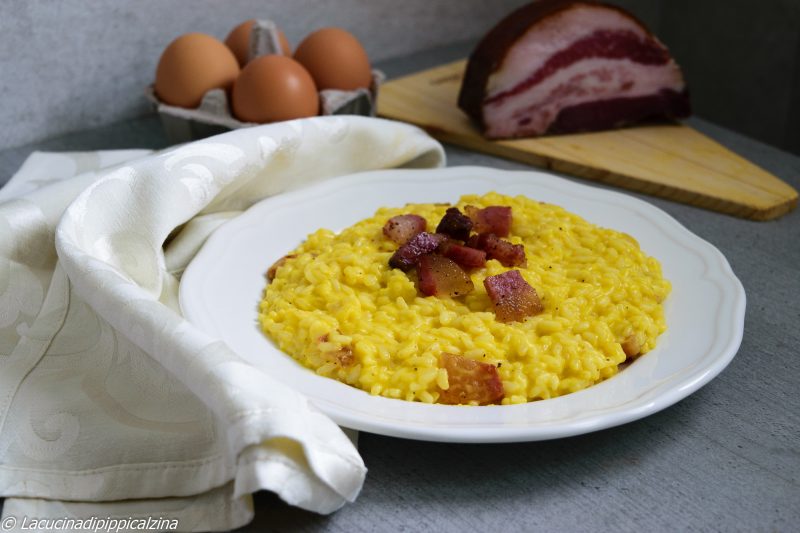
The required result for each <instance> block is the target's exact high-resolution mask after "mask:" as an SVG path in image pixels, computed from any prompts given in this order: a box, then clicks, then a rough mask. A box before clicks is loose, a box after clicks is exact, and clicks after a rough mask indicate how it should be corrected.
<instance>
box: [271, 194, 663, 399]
mask: <svg viewBox="0 0 800 533" xmlns="http://www.w3.org/2000/svg"><path fill="white" fill-rule="evenodd" d="M455 205H456V207H459V208H460V209H462V210H463V208H464V207H465V206H467V205H472V206H476V207H479V208H483V207H488V206H497V205H499V206H509V207H511V208H512V211H513V222H512V225H511V233H510V235H509V237H508V238H507V239H508V240H509V241H511V242H512V243H514V244H522V245H524V249H525V255H526V257H527V265H526V266H525V267H514V269H516V270H519V271H520V273H521V274H522V277H523V278H524V279H525V281H527V282H528V284H530V285H531V286H532V287H534V288H535V290H536V292H537V293H538V295H539V297H540V299H541V303H542V304H543V306H544V311H543V312H541V313H540V314H537V315H536V316H531V317H528V318H526V319H525V320H524V321H519V322H509V323H503V322H500V321H498V320H497V319H496V317H495V314H494V312H493V310H492V305H491V302H490V301H489V298H488V296H487V293H486V290H485V288H484V285H483V280H484V278H486V277H487V276H492V275H496V274H501V273H503V272H506V271H508V270H510V269H509V268H508V267H505V266H503V265H501V264H500V263H499V262H498V261H496V260H494V259H492V260H489V261H487V263H486V267H485V268H479V269H476V270H473V271H471V272H470V276H471V278H472V281H473V283H474V286H475V288H474V290H473V291H472V292H470V293H469V294H467V295H465V296H461V297H456V298H438V297H435V296H428V297H425V296H423V295H422V294H421V293H420V292H419V290H418V288H417V284H416V282H417V280H416V276H415V274H413V272H412V273H406V272H403V271H401V270H398V269H392V268H390V267H389V265H388V260H389V258H390V257H391V256H392V254H393V253H394V251H395V250H396V249H397V244H395V243H394V242H392V241H390V240H389V239H387V238H386V237H385V236H384V235H383V232H382V229H383V226H384V224H385V223H386V221H387V220H388V219H389V218H391V217H393V216H395V215H400V214H405V213H413V214H416V215H420V216H422V217H424V218H425V219H426V220H427V224H428V228H436V226H437V224H438V222H439V221H440V220H441V218H442V216H443V215H444V213H445V210H446V209H447V207H450V206H447V205H443V204H411V205H407V206H405V207H401V208H381V209H379V210H378V211H377V213H375V215H374V216H373V217H371V218H368V219H366V220H362V221H361V222H358V223H357V224H355V225H353V226H351V227H349V228H347V229H345V230H343V231H342V232H340V233H338V234H336V233H334V232H332V231H329V230H327V229H320V230H318V231H316V232H315V233H313V234H311V235H309V236H308V238H307V240H306V241H305V242H304V243H303V244H301V245H300V246H299V247H298V248H297V249H296V250H294V251H292V252H290V253H289V256H288V257H289V258H288V259H287V260H285V261H283V262H282V263H281V265H280V267H279V268H277V270H276V271H275V277H274V279H273V280H272V281H271V282H270V283H269V284H268V285H267V287H266V290H265V291H264V297H263V300H262V302H261V305H260V312H259V321H260V324H261V326H262V328H263V330H264V332H265V333H266V334H267V335H268V336H269V337H270V338H271V339H273V341H274V342H275V343H276V345H277V346H278V347H279V348H280V349H281V350H283V351H284V352H285V353H287V354H289V355H291V356H292V357H294V358H295V359H296V360H297V361H298V362H300V363H301V364H302V365H304V366H306V367H308V368H310V369H311V370H313V371H315V372H316V373H317V374H319V375H322V376H327V377H330V378H333V379H337V380H339V381H342V382H344V383H347V384H349V385H352V386H354V387H358V388H360V389H363V390H365V391H367V392H369V393H371V394H374V395H381V396H385V397H389V398H397V399H403V400H408V401H420V402H426V403H436V402H437V400H438V399H439V397H440V395H441V393H442V391H443V390H447V389H448V387H449V383H448V372H447V370H446V369H445V368H444V367H443V365H442V364H441V360H440V359H441V356H442V354H444V353H452V354H458V355H460V356H463V357H466V358H469V359H472V360H475V361H478V362H481V363H488V364H491V365H494V366H495V367H496V368H497V374H498V375H499V378H500V380H501V381H502V387H503V391H504V397H503V400H502V403H503V404H515V403H523V402H529V401H534V400H543V399H548V398H554V397H556V396H561V395H564V394H569V393H571V392H575V391H579V390H581V389H585V388H587V387H590V386H592V385H594V384H596V383H598V382H600V381H603V380H605V379H608V378H610V377H612V376H614V375H615V374H617V372H619V370H620V365H621V364H623V363H624V362H625V361H626V359H628V356H626V351H628V352H629V353H631V351H630V350H629V347H630V346H631V345H633V346H635V349H634V351H635V352H637V355H641V354H644V353H646V352H647V351H649V350H652V349H653V348H654V347H655V344H656V339H657V338H658V336H659V335H660V334H661V333H662V332H663V331H664V330H665V329H666V323H665V320H664V309H663V306H662V302H663V300H664V299H665V298H666V297H667V295H668V294H669V292H670V283H669V281H667V280H666V279H664V278H663V277H662V274H661V266H660V264H659V263H658V261H657V260H656V259H654V258H652V257H649V256H647V255H646V254H645V253H644V252H642V250H641V249H640V248H639V245H638V243H637V242H636V241H635V240H634V239H633V238H632V237H630V236H629V235H627V234H625V233H620V232H618V231H614V230H610V229H605V228H601V227H598V226H596V225H594V224H591V223H589V222H587V221H585V220H583V219H582V218H581V217H579V216H577V215H575V214H572V213H570V212H568V211H566V210H564V209H562V208H561V207H558V206H555V205H551V204H546V203H540V202H538V201H535V200H531V199H528V198H525V197H523V196H516V197H509V196H504V195H500V194H497V193H488V194H486V195H484V196H476V195H467V196H464V197H462V198H461V199H460V200H459V202H458V203H457V204H455ZM430 231H432V230H430ZM265 266H268V265H265Z"/></svg>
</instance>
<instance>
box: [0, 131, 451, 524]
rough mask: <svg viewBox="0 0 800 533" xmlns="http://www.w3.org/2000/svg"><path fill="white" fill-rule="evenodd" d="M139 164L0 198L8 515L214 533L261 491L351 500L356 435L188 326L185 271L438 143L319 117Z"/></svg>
mask: <svg viewBox="0 0 800 533" xmlns="http://www.w3.org/2000/svg"><path fill="white" fill-rule="evenodd" d="M142 155H143V154H142V152H138V151H131V152H126V153H116V154H107V153H94V154H75V155H70V154H34V155H33V156H32V157H31V159H29V161H28V162H26V164H25V165H24V166H23V168H22V169H21V171H20V173H18V174H17V175H16V176H15V177H14V178H13V179H12V181H11V182H10V183H9V184H8V185H7V187H6V188H4V189H2V190H0V496H4V497H7V498H9V499H8V500H6V503H5V507H4V509H3V515H4V517H7V516H15V515H13V513H18V514H26V513H28V514H26V516H28V515H29V513H34V512H35V513H38V515H39V516H41V517H47V516H50V517H54V516H75V517H81V514H83V513H87V514H91V515H93V516H96V515H98V514H99V515H102V516H103V517H106V516H121V517H130V516H142V515H143V514H148V516H149V515H150V514H151V513H152V514H156V513H161V515H160V516H162V517H167V518H168V517H169V516H175V517H176V518H179V519H180V525H179V528H178V529H179V530H184V531H186V530H197V529H205V530H208V529H212V530H220V529H230V528H234V527H238V526H241V525H243V524H245V523H247V522H248V521H249V520H250V519H251V518H252V504H251V500H250V497H251V496H250V495H251V494H252V493H253V492H255V491H257V490H261V489H266V490H272V491H275V492H276V493H277V494H278V495H279V496H280V497H281V498H283V499H284V500H285V501H287V502H288V503H290V504H292V505H297V506H299V507H302V508H304V509H309V510H312V511H316V512H320V513H329V512H332V511H334V510H336V509H337V508H339V507H341V506H342V505H343V504H344V503H345V502H347V501H353V500H354V499H355V498H356V496H357V495H358V493H359V491H360V489H361V486H362V483H363V480H364V476H365V474H366V469H365V467H364V464H363V462H362V460H361V458H360V456H359V455H358V452H357V450H356V449H355V447H354V446H353V444H352V443H351V441H350V440H349V439H348V438H347V436H346V435H345V434H344V433H343V432H342V431H341V430H340V428H339V427H338V426H336V425H335V424H334V423H333V422H332V421H331V420H330V419H329V418H327V417H326V416H325V415H323V414H322V413H320V412H319V411H317V410H316V409H315V408H314V406H313V405H311V404H310V403H309V402H308V401H307V400H306V399H305V398H304V397H302V396H301V395H299V394H298V393H296V392H294V391H292V390H291V389H290V388H288V387H287V386H285V385H283V384H281V383H280V382H279V381H277V380H276V379H275V378H273V377H271V376H269V375H267V374H265V373H264V372H262V371H261V370H259V369H257V368H254V367H253V366H251V365H249V364H248V363H247V362H246V361H244V360H243V359H242V358H240V357H239V356H238V355H237V354H236V353H234V352H233V351H232V350H230V349H229V348H228V347H227V346H225V345H224V344H223V343H221V342H220V341H217V340H215V339H214V338H211V337H209V336H208V335H206V334H205V333H204V332H203V331H200V330H198V329H197V328H195V327H194V326H193V325H192V324H190V323H188V322H187V321H185V320H184V319H183V318H182V316H181V314H180V309H179V306H178V298H177V294H178V286H179V283H180V274H181V273H182V271H183V269H184V268H185V267H186V265H187V264H188V262H189V261H191V259H192V257H193V256H194V254H195V253H196V252H197V251H198V250H199V248H200V247H201V246H202V244H203V242H204V240H205V239H206V237H207V236H208V235H209V234H210V233H211V232H212V231H213V230H214V229H216V228H217V227H218V226H219V225H220V224H222V223H224V222H225V221H226V220H229V219H230V218H231V217H234V216H236V215H237V214H238V213H240V212H241V211H242V210H244V209H247V208H248V207H249V206H251V205H253V204H254V203H256V202H258V201H259V200H261V199H263V198H265V197H267V196H270V195H274V194H279V193H281V192H283V191H286V190H289V189H295V188H298V187H302V186H304V185H307V184H309V183H312V182H316V181H319V180H323V179H335V177H336V176H340V175H345V174H350V173H353V172H358V171H364V170H373V169H381V168H392V167H407V168H408V167H435V166H441V165H442V164H443V162H444V154H443V150H442V148H441V146H440V145H439V144H438V143H437V142H436V141H434V140H432V139H431V138H430V137H428V136H427V135H426V134H425V133H423V132H422V131H421V130H419V129H417V128H414V127H411V126H407V125H404V124H400V123H395V122H390V121H385V120H380V119H370V118H363V117H319V118H313V119H305V120H298V121H292V122H287V123H280V124H274V125H266V126H259V127H253V128H247V129H242V130H237V131H233V132H230V133H226V134H223V135H219V136H216V137H212V138H209V139H206V140H202V141H198V142H195V143H191V144H187V145H183V146H180V147H177V148H174V149H170V150H167V151H163V152H160V153H157V154H153V155H147V156H144V157H141V156H142ZM127 157H136V158H135V159H133V160H131V161H129V162H124V163H120V164H117V165H115V166H113V167H110V168H109V169H107V170H103V171H91V172H83V173H79V172H80V171H83V170H90V169H91V168H92V167H94V168H97V167H98V166H100V165H102V164H103V163H109V162H117V161H118V160H122V159H125V158H127ZM72 174H77V175H75V176H74V177H69V176H70V175H72ZM265 238H269V236H268V235H265ZM220 282H224V280H220ZM245 377H246V378H247V379H244V378H245ZM157 499H161V500H157ZM59 500H62V501H69V502H70V503H66V502H65V503H53V502H54V501H59ZM121 500H125V501H121ZM84 516H85V515H84ZM17 518H18V517H17ZM206 518H207V519H206ZM19 523H20V522H19V520H18V524H19Z"/></svg>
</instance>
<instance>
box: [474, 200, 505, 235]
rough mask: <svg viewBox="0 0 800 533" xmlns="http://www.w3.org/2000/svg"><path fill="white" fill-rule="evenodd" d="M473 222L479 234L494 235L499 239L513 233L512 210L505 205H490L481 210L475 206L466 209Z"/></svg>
mask: <svg viewBox="0 0 800 533" xmlns="http://www.w3.org/2000/svg"><path fill="white" fill-rule="evenodd" d="M464 211H466V212H467V216H468V217H469V218H470V219H471V220H472V224H473V226H472V227H473V229H474V230H475V231H476V232H477V233H494V234H495V235H497V236H498V237H508V234H509V232H510V231H511V219H512V214H511V208H510V207H508V206H504V205H490V206H489V207H484V208H483V209H479V208H477V207H475V206H473V205H468V206H466V207H465V208H464Z"/></svg>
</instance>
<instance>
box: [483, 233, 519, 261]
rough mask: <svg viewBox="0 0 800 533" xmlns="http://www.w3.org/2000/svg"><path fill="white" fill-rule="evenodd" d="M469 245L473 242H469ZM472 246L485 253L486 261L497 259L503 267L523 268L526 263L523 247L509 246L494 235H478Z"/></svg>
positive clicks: (508, 243)
mask: <svg viewBox="0 0 800 533" xmlns="http://www.w3.org/2000/svg"><path fill="white" fill-rule="evenodd" d="M470 243H473V241H472V240H470ZM474 244H475V248H478V249H480V250H483V251H485V252H486V257H487V258H488V259H497V260H498V261H500V264H502V265H503V266H507V267H514V266H523V265H525V263H526V260H525V247H524V246H522V245H521V244H511V243H510V242H508V241H506V240H503V239H501V238H499V237H498V236H497V235H495V234H494V233H481V234H479V235H478V237H477V238H476V239H475V240H474Z"/></svg>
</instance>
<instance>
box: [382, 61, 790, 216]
mask: <svg viewBox="0 0 800 533" xmlns="http://www.w3.org/2000/svg"><path fill="white" fill-rule="evenodd" d="M465 64H466V62H465V61H457V62H455V63H450V64H447V65H443V66H440V67H436V68H433V69H430V70H426V71H423V72H419V73H417V74H412V75H410V76H406V77H403V78H398V79H395V80H391V81H388V82H386V83H385V84H383V85H381V89H380V96H379V98H378V115H380V116H382V117H386V118H391V119H395V120H402V121H405V122H410V123H412V124H416V125H417V126H420V127H422V128H424V129H425V130H427V131H428V132H429V133H430V134H431V135H433V136H434V137H436V138H437V139H439V140H441V141H443V142H448V143H452V144H457V145H461V146H464V147H466V148H470V149H473V150H479V151H482V152H486V153H489V154H492V155H496V156H500V157H506V158H509V159H515V160H517V161H522V162H523V163H528V164H531V165H534V166H537V167H544V168H549V169H553V170H555V171H557V172H563V173H566V174H573V175H575V176H580V177H582V178H587V179H592V180H597V181H602V182H604V183H609V184H611V185H616V186H619V187H625V188H627V189H632V190H634V191H639V192H643V193H647V194H652V195H655V196H660V197H663V198H669V199H671V200H675V201H678V202H684V203H687V204H691V205H695V206H699V207H704V208H706V209H711V210H714V211H720V212H722V213H728V214H731V215H735V216H738V217H743V218H749V219H753V220H769V219H773V218H776V217H779V216H781V215H783V214H785V213H787V212H789V211H791V210H792V209H794V208H795V207H796V206H797V191H796V190H794V189H793V188H792V187H790V186H789V185H787V184H786V183H784V182H783V181H781V180H780V179H778V178H777V177H775V176H773V175H772V174H770V173H768V172H767V171H765V170H763V169H762V168H759V167H757V166H756V165H754V164H752V163H750V162H749V161H747V160H746V159H744V158H742V157H739V156H738V155H736V154H734V153H733V152H731V151H730V150H728V149H726V148H725V147H723V146H721V145H720V144H718V143H716V142H715V141H713V140H711V139H710V138H708V137H706V136H705V135H703V134H701V133H699V132H698V131H696V130H694V129H693V128H691V127H689V126H685V125H681V124H674V125H673V124H667V125H648V126H638V127H632V128H625V129H620V130H614V131H604V132H599V133H583V134H577V135H558V136H549V137H539V138H528V139H515V140H506V141H490V140H487V139H484V138H483V137H482V136H481V134H480V133H479V131H478V130H477V129H476V128H475V126H473V124H472V123H471V122H470V120H469V119H468V118H467V116H466V115H465V114H464V113H463V112H462V111H461V110H460V109H459V108H458V107H457V105H456V101H457V98H458V91H459V88H460V87H461V77H462V75H463V72H464V66H465Z"/></svg>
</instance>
